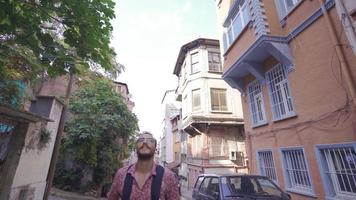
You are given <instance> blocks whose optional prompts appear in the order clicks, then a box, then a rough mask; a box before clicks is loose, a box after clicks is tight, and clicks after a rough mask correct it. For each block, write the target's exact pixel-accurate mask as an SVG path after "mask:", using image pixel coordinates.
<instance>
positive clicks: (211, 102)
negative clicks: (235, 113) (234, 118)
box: [210, 87, 230, 113]
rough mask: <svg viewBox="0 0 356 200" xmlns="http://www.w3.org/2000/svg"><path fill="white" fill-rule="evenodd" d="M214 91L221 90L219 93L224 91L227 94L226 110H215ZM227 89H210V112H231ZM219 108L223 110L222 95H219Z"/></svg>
mask: <svg viewBox="0 0 356 200" xmlns="http://www.w3.org/2000/svg"><path fill="white" fill-rule="evenodd" d="M213 90H219V91H224V92H225V102H226V110H221V109H215V110H214V109H213V95H212V94H213V92H212V91H213ZM227 93H228V91H227V89H226V88H213V87H212V88H210V112H212V113H229V112H230V108H229V103H228V98H227ZM217 95H218V101H219V102H218V104H219V105H218V106H219V108H221V106H222V105H221V104H220V94H219V93H218V94H217Z"/></svg>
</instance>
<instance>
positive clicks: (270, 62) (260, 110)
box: [216, 0, 356, 199]
mask: <svg viewBox="0 0 356 200" xmlns="http://www.w3.org/2000/svg"><path fill="white" fill-rule="evenodd" d="M355 4H356V1H343V0H338V1H334V0H326V1H325V0H318V1H316V0H314V1H308V0H275V1H272V0H217V1H216V6H217V13H218V19H219V24H221V25H222V26H221V27H220V31H221V36H222V43H223V44H222V52H223V59H224V65H223V66H224V67H223V71H224V72H223V79H224V80H225V81H226V82H227V83H228V84H229V85H231V86H232V87H234V88H236V89H238V90H239V91H240V92H241V100H242V105H243V111H244V117H245V134H246V139H247V142H246V143H247V151H248V157H249V165H250V166H249V167H250V169H251V173H253V174H262V175H265V176H268V177H269V178H271V179H272V180H273V181H275V182H276V183H277V184H279V185H280V186H282V188H284V189H285V190H286V191H288V192H290V193H291V194H292V198H293V199H356V142H355V141H356V114H355V102H356V101H355V85H356V84H355V78H356V67H355V66H356V57H355V53H354V49H355V48H354V47H355V42H354V39H355V22H356V21H355V20H356V18H355V8H356V5H355ZM350 27H351V28H350ZM235 95H236V96H237V95H239V96H240V94H239V93H235Z"/></svg>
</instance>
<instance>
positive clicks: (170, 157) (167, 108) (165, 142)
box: [159, 90, 181, 166]
mask: <svg viewBox="0 0 356 200" xmlns="http://www.w3.org/2000/svg"><path fill="white" fill-rule="evenodd" d="M161 107H162V112H161V113H163V115H162V118H163V119H162V124H161V127H162V135H161V137H160V142H159V146H160V154H159V155H160V159H159V160H160V163H161V164H162V165H164V166H167V165H168V164H170V165H172V164H173V162H174V161H175V154H174V148H175V145H174V144H175V142H174V134H175V133H176V131H177V130H176V124H173V123H172V119H173V118H175V117H176V116H177V115H179V113H180V107H181V106H180V102H178V101H176V100H175V92H174V90H167V91H166V92H165V93H164V95H163V98H162V101H161ZM175 150H176V149H175ZM176 151H177V150H176Z"/></svg>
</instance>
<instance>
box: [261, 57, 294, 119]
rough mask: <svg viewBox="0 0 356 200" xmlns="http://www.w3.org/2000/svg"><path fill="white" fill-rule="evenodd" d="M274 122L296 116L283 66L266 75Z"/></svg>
mask: <svg viewBox="0 0 356 200" xmlns="http://www.w3.org/2000/svg"><path fill="white" fill-rule="evenodd" d="M266 76H267V82H268V87H269V93H270V98H271V104H272V113H273V119H274V120H280V119H284V118H288V117H291V116H295V112H294V106H293V103H292V96H291V94H290V89H289V84H288V80H287V73H286V70H285V69H284V67H283V66H282V65H281V64H278V65H276V66H275V67H273V68H272V69H271V70H269V71H268V72H267V73H266Z"/></svg>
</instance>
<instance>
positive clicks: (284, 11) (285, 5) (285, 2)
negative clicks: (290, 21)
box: [275, 0, 301, 19]
mask: <svg viewBox="0 0 356 200" xmlns="http://www.w3.org/2000/svg"><path fill="white" fill-rule="evenodd" d="M300 1H301V0H275V2H276V4H277V8H278V13H279V17H280V19H283V18H284V17H285V16H286V15H288V13H289V12H290V11H291V10H292V9H293V8H294V7H295V6H297V5H298V3H299V2H300Z"/></svg>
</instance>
